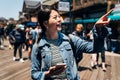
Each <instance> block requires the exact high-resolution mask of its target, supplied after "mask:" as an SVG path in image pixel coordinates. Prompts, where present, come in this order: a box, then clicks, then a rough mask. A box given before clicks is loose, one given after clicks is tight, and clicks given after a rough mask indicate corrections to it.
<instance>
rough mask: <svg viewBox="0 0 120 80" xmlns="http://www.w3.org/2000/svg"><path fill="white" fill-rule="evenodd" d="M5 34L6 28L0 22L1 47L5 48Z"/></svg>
mask: <svg viewBox="0 0 120 80" xmlns="http://www.w3.org/2000/svg"><path fill="white" fill-rule="evenodd" d="M4 35H5V30H4V27H3V25H2V23H1V24H0V48H4Z"/></svg>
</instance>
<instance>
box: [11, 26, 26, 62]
mask: <svg viewBox="0 0 120 80" xmlns="http://www.w3.org/2000/svg"><path fill="white" fill-rule="evenodd" d="M10 37H12V39H13V40H14V44H13V45H14V56H13V60H14V61H15V60H16V54H17V50H19V58H20V59H19V60H20V62H24V60H23V58H22V46H23V43H24V42H25V33H24V26H23V25H21V24H17V25H16V27H15V29H14V30H13V31H11V32H10Z"/></svg>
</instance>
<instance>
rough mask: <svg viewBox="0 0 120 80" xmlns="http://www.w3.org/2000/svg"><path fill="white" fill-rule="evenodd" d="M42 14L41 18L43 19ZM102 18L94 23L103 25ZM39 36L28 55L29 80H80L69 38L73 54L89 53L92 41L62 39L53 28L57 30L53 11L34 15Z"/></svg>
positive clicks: (58, 16)
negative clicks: (38, 26) (30, 79)
mask: <svg viewBox="0 0 120 80" xmlns="http://www.w3.org/2000/svg"><path fill="white" fill-rule="evenodd" d="M43 15H44V16H43ZM106 17H107V16H106V15H105V16H104V17H102V18H101V19H100V20H99V21H98V22H96V24H95V25H96V26H97V25H98V24H101V25H102V24H103V23H104V24H107V23H109V21H110V20H109V19H108V20H106V21H104V18H106ZM38 22H39V23H40V26H41V29H42V33H41V39H40V40H39V41H38V43H36V44H34V45H33V49H32V56H31V74H32V79H33V80H80V78H79V75H78V70H77V65H76V61H75V57H74V56H73V49H72V48H71V45H70V43H69V38H70V39H71V42H72V43H73V44H74V45H73V46H74V47H75V48H74V50H75V51H80V52H89V53H90V52H93V51H94V47H93V42H88V41H85V40H82V39H81V38H79V37H77V36H74V35H72V34H70V35H69V38H68V36H66V35H65V34H63V33H62V32H61V31H59V30H58V29H57V28H58V27H61V19H60V15H59V13H58V12H57V10H55V9H49V10H45V11H40V12H39V13H38Z"/></svg>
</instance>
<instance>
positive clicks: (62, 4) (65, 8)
mask: <svg viewBox="0 0 120 80" xmlns="http://www.w3.org/2000/svg"><path fill="white" fill-rule="evenodd" d="M58 10H59V11H70V3H69V2H62V1H60V2H59V3H58Z"/></svg>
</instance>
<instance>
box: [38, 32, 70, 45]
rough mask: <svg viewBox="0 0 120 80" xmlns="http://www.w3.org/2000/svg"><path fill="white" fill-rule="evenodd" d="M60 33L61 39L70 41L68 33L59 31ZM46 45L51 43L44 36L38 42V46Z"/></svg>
mask: <svg viewBox="0 0 120 80" xmlns="http://www.w3.org/2000/svg"><path fill="white" fill-rule="evenodd" d="M58 35H59V38H60V39H61V40H63V41H69V38H68V37H67V36H66V35H64V34H63V33H61V32H58ZM45 45H49V43H48V42H47V41H46V39H45V36H43V37H42V38H41V39H40V41H39V43H38V47H42V46H45Z"/></svg>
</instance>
